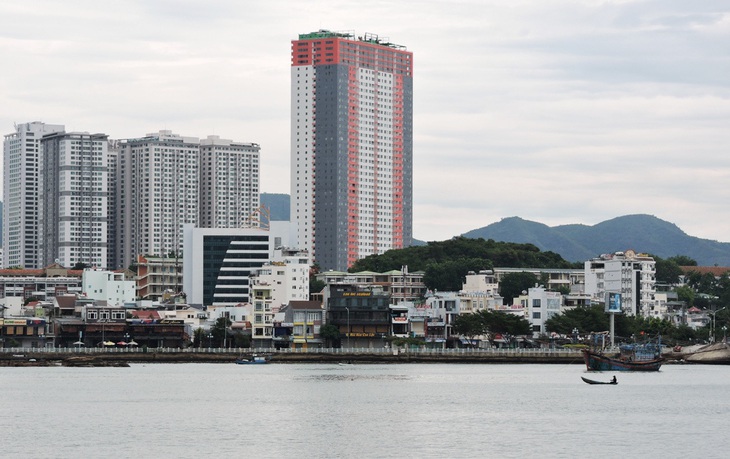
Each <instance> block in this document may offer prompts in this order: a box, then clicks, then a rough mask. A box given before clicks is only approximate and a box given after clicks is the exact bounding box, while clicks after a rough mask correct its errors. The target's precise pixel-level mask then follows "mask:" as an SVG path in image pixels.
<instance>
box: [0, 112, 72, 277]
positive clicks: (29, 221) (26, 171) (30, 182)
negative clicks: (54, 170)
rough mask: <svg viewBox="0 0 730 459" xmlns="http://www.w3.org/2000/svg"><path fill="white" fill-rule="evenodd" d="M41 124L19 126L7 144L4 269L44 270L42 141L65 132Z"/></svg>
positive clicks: (8, 136) (6, 141)
mask: <svg viewBox="0 0 730 459" xmlns="http://www.w3.org/2000/svg"><path fill="white" fill-rule="evenodd" d="M64 130H65V128H64V126H63V125H60V124H45V123H42V122H40V121H34V122H31V123H24V124H19V125H16V126H15V132H13V133H11V134H7V135H6V136H5V139H4V140H3V248H4V260H3V267H23V268H27V269H40V268H42V267H43V262H42V261H41V253H40V250H39V244H40V238H41V231H42V230H41V227H40V215H39V214H40V205H41V201H40V192H41V190H42V184H41V181H40V170H41V167H42V164H41V160H42V155H41V139H42V138H43V136H44V135H47V134H52V133H54V132H62V131H64Z"/></svg>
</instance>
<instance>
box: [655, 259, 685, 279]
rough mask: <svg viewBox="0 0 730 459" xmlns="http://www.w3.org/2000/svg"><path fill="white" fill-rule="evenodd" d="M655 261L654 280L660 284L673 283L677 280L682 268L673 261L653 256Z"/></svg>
mask: <svg viewBox="0 0 730 459" xmlns="http://www.w3.org/2000/svg"><path fill="white" fill-rule="evenodd" d="M654 261H655V262H656V280H657V282H659V283H662V284H669V285H673V284H676V283H678V282H679V276H681V275H682V274H683V271H682V268H680V267H679V265H678V264H677V263H676V262H675V261H672V260H671V259H670V260H663V259H661V258H659V257H657V256H654Z"/></svg>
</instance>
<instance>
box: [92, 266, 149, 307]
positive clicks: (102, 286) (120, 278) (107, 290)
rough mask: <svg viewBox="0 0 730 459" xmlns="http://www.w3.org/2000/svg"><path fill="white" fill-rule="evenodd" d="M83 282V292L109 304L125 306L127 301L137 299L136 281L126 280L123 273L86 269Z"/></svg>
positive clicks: (130, 301) (131, 301)
mask: <svg viewBox="0 0 730 459" xmlns="http://www.w3.org/2000/svg"><path fill="white" fill-rule="evenodd" d="M81 282H82V286H83V293H84V294H85V295H86V296H87V297H88V298H91V299H93V300H99V301H106V303H107V305H108V306H123V305H124V304H125V303H133V302H134V301H135V295H136V285H135V282H134V281H133V280H130V281H127V280H124V275H123V274H122V273H115V272H113V271H105V270H101V269H84V273H83V275H82V281H81Z"/></svg>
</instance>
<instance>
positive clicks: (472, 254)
mask: <svg viewBox="0 0 730 459" xmlns="http://www.w3.org/2000/svg"><path fill="white" fill-rule="evenodd" d="M403 266H408V270H409V271H424V272H425V274H424V283H425V284H426V285H427V286H428V288H430V289H435V290H442V291H458V290H461V287H462V283H463V281H464V276H466V274H467V273H468V272H469V271H475V272H477V271H480V270H484V269H493V268H494V267H495V266H499V267H507V268H534V267H543V268H579V267H582V264H579V265H576V264H573V263H569V262H567V261H566V260H564V259H563V258H562V257H561V256H560V255H558V254H556V253H553V252H542V251H540V249H538V248H537V247H536V246H534V245H533V244H519V243H512V242H496V241H494V240H484V239H471V238H466V237H461V236H459V237H455V238H452V239H449V240H447V241H440V242H429V243H427V244H426V245H423V246H412V247H406V248H403V249H393V250H388V251H387V252H385V253H383V254H382V255H370V256H368V257H365V258H362V259H360V260H358V261H357V262H355V264H354V265H353V266H352V267H351V268H350V272H358V271H375V272H386V271H391V270H394V269H395V270H400V269H401V268H402V267H403Z"/></svg>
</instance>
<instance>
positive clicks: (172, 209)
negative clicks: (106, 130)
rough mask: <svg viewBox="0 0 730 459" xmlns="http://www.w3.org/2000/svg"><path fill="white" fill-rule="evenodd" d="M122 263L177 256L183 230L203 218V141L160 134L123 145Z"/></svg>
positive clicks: (127, 263)
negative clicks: (147, 256)
mask: <svg viewBox="0 0 730 459" xmlns="http://www.w3.org/2000/svg"><path fill="white" fill-rule="evenodd" d="M119 171H120V179H119V180H120V181H119V183H120V186H121V187H123V191H122V193H121V195H120V210H119V217H120V218H119V219H118V221H119V224H120V227H121V229H122V231H123V232H122V233H121V234H120V238H121V240H122V241H123V244H122V250H121V254H120V257H121V259H122V265H123V266H129V265H130V264H131V263H132V262H133V261H134V260H135V259H136V256H137V255H140V254H142V255H149V256H156V257H166V256H169V255H170V253H171V252H175V253H179V252H180V251H181V250H182V245H183V231H182V227H183V225H184V224H186V223H192V224H195V225H197V224H198V219H199V217H200V210H199V209H200V207H199V205H200V189H199V182H200V141H199V139H198V138H196V137H183V136H180V135H178V134H173V133H172V132H171V131H167V130H162V131H159V133H157V134H148V135H147V136H145V137H143V138H140V139H127V140H124V141H122V143H121V152H120V161H119Z"/></svg>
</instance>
